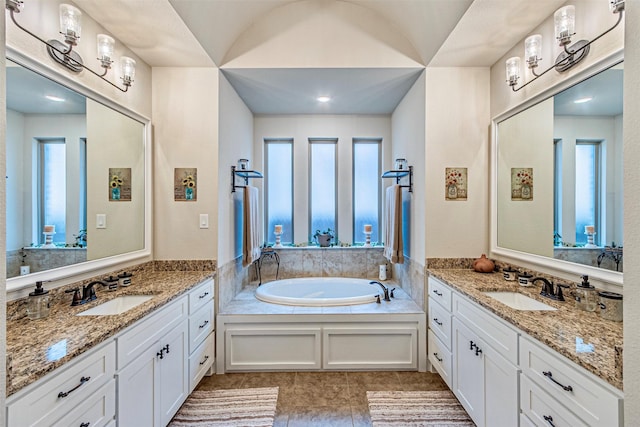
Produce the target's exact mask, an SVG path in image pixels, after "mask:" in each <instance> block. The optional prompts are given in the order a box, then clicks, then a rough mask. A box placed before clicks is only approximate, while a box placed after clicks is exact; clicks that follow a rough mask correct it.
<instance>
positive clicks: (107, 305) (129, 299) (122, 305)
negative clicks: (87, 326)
mask: <svg viewBox="0 0 640 427" xmlns="http://www.w3.org/2000/svg"><path fill="white" fill-rule="evenodd" d="M151 298H153V295H122V296H119V297H117V298H114V299H112V300H109V301H107V302H104V303H102V304H100V305H97V306H95V307H93V308H90V309H89V310H85V311H83V312H81V313H78V314H76V316H113V315H114V314H121V313H124V312H125V311H128V310H131V309H132V308H133V307H136V306H138V305H140V304H142V303H143V302H146V301H149V300H150V299H151Z"/></svg>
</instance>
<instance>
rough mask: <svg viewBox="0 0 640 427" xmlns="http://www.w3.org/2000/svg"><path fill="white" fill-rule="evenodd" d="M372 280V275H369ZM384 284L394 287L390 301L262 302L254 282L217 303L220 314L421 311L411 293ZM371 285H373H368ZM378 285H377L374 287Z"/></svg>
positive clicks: (387, 282)
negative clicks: (312, 304)
mask: <svg viewBox="0 0 640 427" xmlns="http://www.w3.org/2000/svg"><path fill="white" fill-rule="evenodd" d="M371 280H375V279H371ZM382 283H383V284H384V285H385V286H387V287H389V289H391V288H394V287H395V288H396V290H395V291H394V296H395V298H392V299H391V302H385V301H382V302H381V303H380V304H378V303H376V302H370V303H364V304H357V305H338V306H329V307H321V306H317V307H305V306H296V305H283V304H273V303H269V302H263V301H260V300H258V299H257V298H256V296H255V292H256V289H257V288H258V285H257V284H256V283H252V284H250V285H247V286H245V287H244V288H243V289H242V291H240V293H239V294H238V295H236V297H235V298H234V299H233V300H232V301H231V302H230V303H228V304H226V305H225V306H224V307H220V311H219V313H218V314H220V315H245V314H383V313H394V314H399V313H409V314H414V313H424V311H423V310H422V309H421V308H420V307H418V305H417V304H416V303H415V302H414V301H413V300H412V299H411V297H410V296H409V295H408V294H407V293H406V292H404V291H403V290H402V288H401V287H400V286H398V285H397V284H396V283H395V282H390V281H384V282H382ZM371 286H372V287H373V285H371ZM378 289H380V288H378Z"/></svg>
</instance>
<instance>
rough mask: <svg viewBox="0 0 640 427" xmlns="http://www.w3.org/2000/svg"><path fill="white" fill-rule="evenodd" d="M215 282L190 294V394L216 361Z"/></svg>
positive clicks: (198, 287) (208, 281)
mask: <svg viewBox="0 0 640 427" xmlns="http://www.w3.org/2000/svg"><path fill="white" fill-rule="evenodd" d="M214 307H215V305H214V300H213V280H207V281H206V282H204V283H202V284H201V285H199V286H197V287H196V288H195V289H193V290H192V291H191V292H189V392H192V391H193V390H194V389H195V388H196V386H197V385H198V383H199V382H200V380H201V379H202V377H204V376H205V375H206V374H207V373H210V372H211V367H212V366H213V363H214V361H215V327H214V319H215V310H214Z"/></svg>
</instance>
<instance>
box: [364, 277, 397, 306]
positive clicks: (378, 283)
mask: <svg viewBox="0 0 640 427" xmlns="http://www.w3.org/2000/svg"><path fill="white" fill-rule="evenodd" d="M369 284H370V285H379V286H380V287H381V288H382V292H384V300H385V301H391V298H389V288H387V287H386V286H385V285H383V284H382V283H380V282H376V281H375V280H374V281H371V282H369ZM394 289H395V288H394ZM392 292H393V291H392Z"/></svg>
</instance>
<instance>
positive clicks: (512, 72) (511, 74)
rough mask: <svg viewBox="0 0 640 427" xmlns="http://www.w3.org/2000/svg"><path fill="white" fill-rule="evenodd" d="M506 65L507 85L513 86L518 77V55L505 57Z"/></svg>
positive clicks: (516, 82)
mask: <svg viewBox="0 0 640 427" xmlns="http://www.w3.org/2000/svg"><path fill="white" fill-rule="evenodd" d="M506 65H507V82H509V86H515V85H516V84H518V79H519V78H520V57H518V56H514V57H511V58H509V59H507V62H506Z"/></svg>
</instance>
